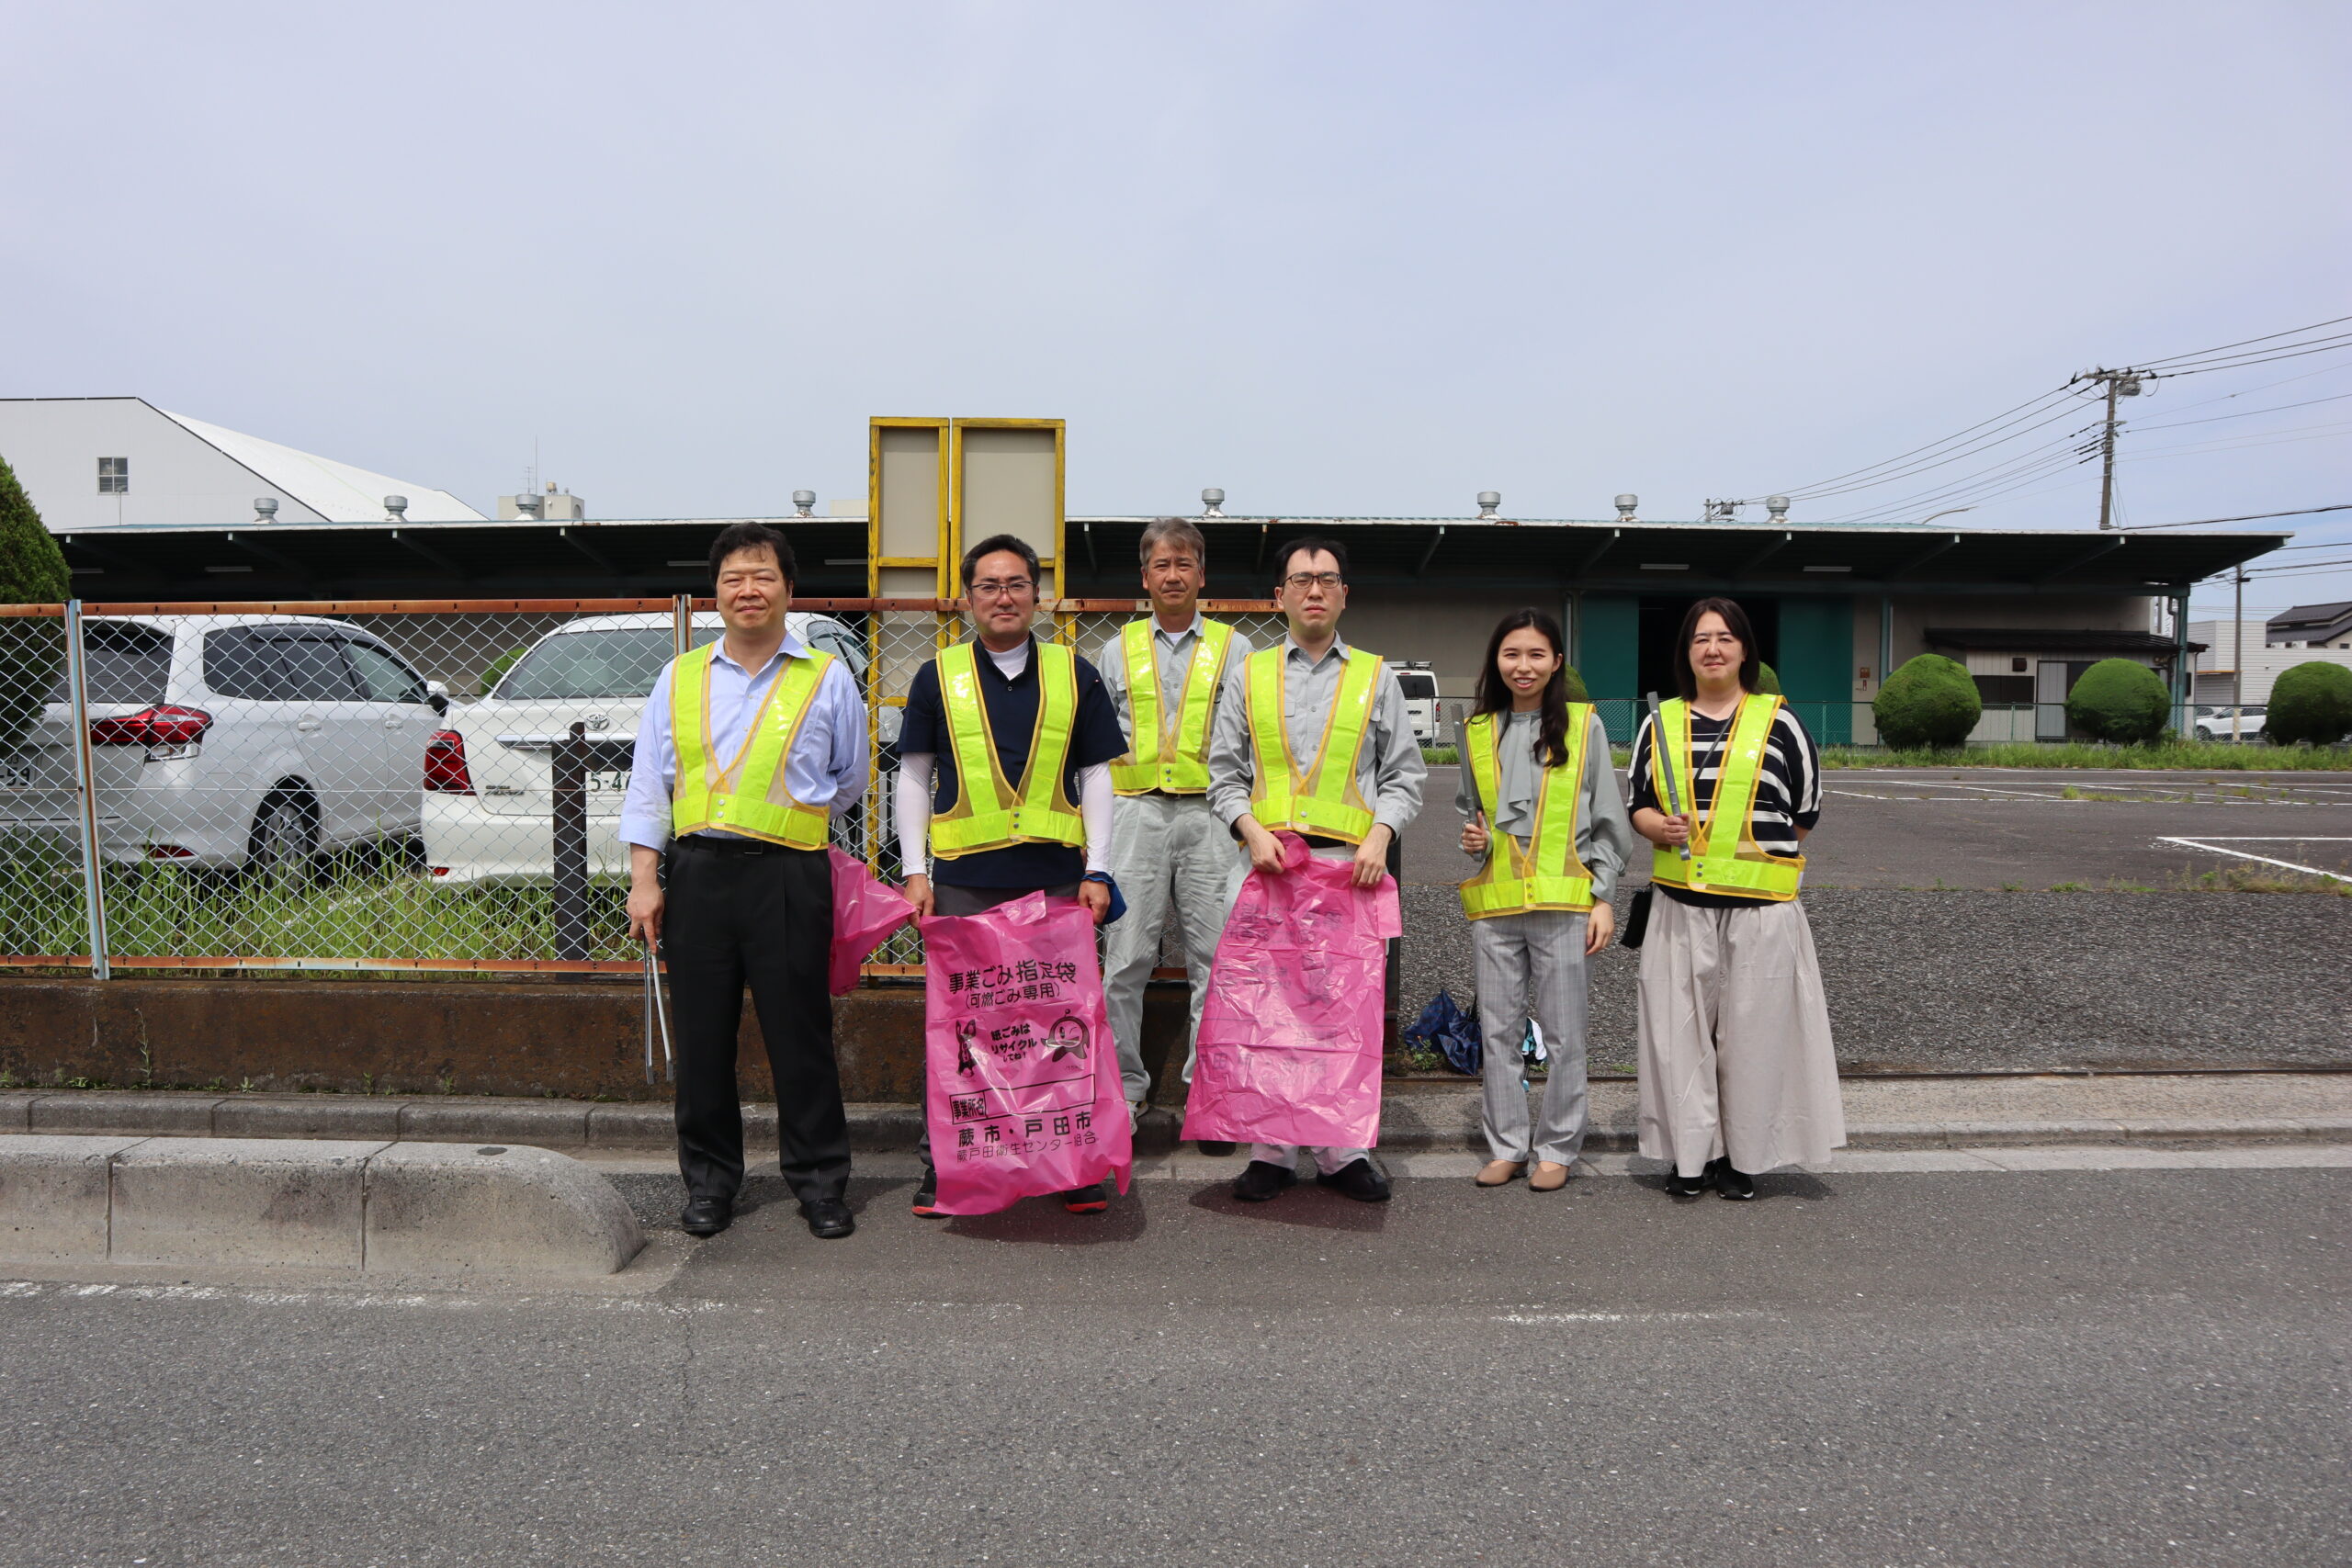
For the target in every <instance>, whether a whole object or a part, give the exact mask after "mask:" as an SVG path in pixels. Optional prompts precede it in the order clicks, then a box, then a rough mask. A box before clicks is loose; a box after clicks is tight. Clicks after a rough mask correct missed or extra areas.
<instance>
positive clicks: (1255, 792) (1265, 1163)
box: [1209, 536, 1428, 1203]
mask: <svg viewBox="0 0 2352 1568" xmlns="http://www.w3.org/2000/svg"><path fill="white" fill-rule="evenodd" d="M1347 567H1348V551H1347V547H1346V546H1345V545H1342V544H1340V541H1338V540H1337V539H1327V538H1320V537H1316V536H1307V537H1305V538H1299V539H1294V540H1292V541H1290V542H1289V543H1288V544H1286V545H1283V547H1282V548H1281V550H1280V552H1279V555H1278V557H1277V558H1276V561H1275V566H1274V570H1275V573H1276V577H1275V583H1276V586H1275V590H1274V604H1275V606H1276V607H1277V608H1278V609H1280V610H1281V611H1282V612H1283V617H1284V618H1285V619H1286V620H1287V621H1288V622H1289V625H1290V634H1289V635H1288V636H1287V637H1284V638H1283V642H1282V645H1281V646H1280V647H1279V648H1272V649H1267V650H1265V651H1264V652H1262V653H1260V654H1257V655H1255V656H1253V657H1252V658H1251V660H1250V663H1249V666H1248V668H1247V669H1246V670H1245V671H1244V675H1243V682H1242V686H1243V694H1244V698H1245V700H1243V701H1241V702H1238V703H1226V704H1223V705H1220V707H1219V709H1218V711H1217V715H1216V729H1215V731H1214V733H1213V735H1212V736H1211V738H1210V741H1209V808H1210V809H1211V810H1212V811H1215V812H1216V815H1217V818H1218V819H1219V820H1220V821H1223V822H1225V823H1226V824H1227V826H1229V827H1230V828H1231V829H1233V831H1234V834H1235V836H1236V837H1237V838H1238V839H1239V840H1241V842H1242V844H1243V846H1244V847H1245V848H1246V849H1247V850H1248V851H1249V852H1250V864H1251V865H1252V866H1254V867H1255V868H1256V869H1258V870H1259V871H1261V872H1263V873H1265V874H1268V875H1279V874H1281V873H1282V870H1283V851H1282V844H1281V842H1280V841H1279V840H1277V839H1276V838H1275V837H1274V835H1275V833H1276V832H1277V831H1283V832H1294V833H1296V834H1298V835H1299V837H1300V838H1302V839H1304V840H1306V847H1307V849H1308V850H1309V852H1312V853H1314V854H1316V855H1318V856H1321V857H1323V858H1324V859H1327V860H1344V861H1350V862H1352V863H1353V866H1354V872H1353V881H1354V884H1355V886H1358V887H1374V886H1378V885H1379V883H1380V879H1381V878H1382V877H1383V876H1385V875H1386V874H1387V872H1388V846H1389V844H1390V843H1391V842H1393V841H1394V840H1395V839H1396V837H1397V834H1399V833H1401V832H1403V831H1404V829H1405V826H1406V824H1408V823H1409V822H1410V821H1412V819H1413V818H1415V817H1416V816H1417V815H1419V812H1420V809H1421V784H1422V781H1423V779H1424V778H1425V777H1426V776H1427V774H1428V769H1427V767H1426V766H1425V765H1424V764H1423V763H1422V761H1421V748H1420V744H1419V741H1417V740H1416V739H1414V737H1413V724H1412V719H1411V716H1409V715H1408V713H1407V712H1406V709H1405V693H1404V690H1403V688H1402V687H1400V686H1399V685H1398V684H1397V672H1396V671H1394V670H1391V669H1390V668H1389V667H1388V665H1387V664H1386V662H1385V661H1384V660H1381V659H1380V658H1379V657H1378V656H1377V655H1374V654H1370V653H1365V652H1363V650H1361V649H1351V648H1350V647H1349V646H1348V645H1347V644H1346V643H1344V642H1342V641H1340V613H1341V612H1342V611H1344V610H1345V609H1346V608H1347V605H1348V586H1347ZM1261 660H1273V661H1275V662H1274V663H1272V664H1271V665H1269V666H1267V668H1266V676H1267V679H1266V680H1265V681H1261V680H1259V679H1257V678H1256V677H1258V675H1259V670H1260V663H1261ZM1261 686H1267V687H1269V688H1270V689H1272V690H1275V691H1279V693H1280V694H1281V706H1282V733H1283V741H1284V743H1285V744H1284V750H1286V752H1287V753H1288V755H1287V756H1286V757H1285V758H1284V759H1283V764H1284V765H1286V766H1287V769H1288V773H1289V775H1290V776H1289V778H1288V779H1287V780H1283V779H1280V778H1270V777H1268V776H1266V775H1265V774H1261V771H1260V768H1259V765H1258V756H1257V748H1256V747H1255V745H1254V744H1253V743H1252V740H1251V738H1250V717H1251V709H1252V707H1253V705H1255V703H1256V702H1257V701H1258V690H1257V688H1259V687H1261ZM1327 761H1328V762H1329V763H1330V764H1331V766H1330V767H1329V768H1328V769H1327V768H1326V766H1325V763H1326V762H1327ZM1271 772H1272V768H1271V767H1270V768H1269V770H1268V773H1271ZM1314 1154H1315V1163H1316V1167H1317V1180H1318V1181H1319V1182H1320V1183H1321V1184H1322V1185H1324V1186H1326V1187H1329V1188H1332V1189H1334V1190H1337V1191H1339V1192H1341V1193H1344V1194H1345V1195H1346V1196H1348V1197H1350V1198H1354V1199H1357V1200H1359V1201H1363V1202H1367V1203H1384V1202H1386V1201H1388V1196H1389V1187H1388V1179H1387V1177H1385V1176H1384V1175H1382V1174H1381V1172H1380V1170H1379V1168H1378V1167H1377V1166H1375V1165H1374V1163H1373V1160H1372V1151H1371V1150H1370V1149H1338V1148H1329V1149H1317V1150H1315V1151H1314ZM1297 1157H1298V1151H1297V1150H1296V1149H1295V1148H1287V1147H1283V1146H1281V1145H1273V1144H1256V1145H1251V1147H1250V1164H1249V1167H1248V1168H1246V1169H1244V1170H1243V1171H1242V1173H1241V1175H1240V1176H1239V1177H1238V1179H1236V1180H1235V1181H1234V1184H1233V1195H1234V1196H1235V1197H1236V1198H1238V1199H1240V1200H1241V1201H1244V1202H1252V1203H1261V1202H1264V1201H1266V1200H1267V1199H1270V1198H1272V1197H1273V1196H1275V1195H1276V1194H1277V1193H1279V1192H1281V1191H1282V1190H1283V1189H1284V1188H1285V1187H1288V1186H1290V1185H1291V1184H1292V1183H1294V1182H1295V1181H1296V1180H1297V1179H1298V1176H1297V1169H1296V1162H1297Z"/></svg>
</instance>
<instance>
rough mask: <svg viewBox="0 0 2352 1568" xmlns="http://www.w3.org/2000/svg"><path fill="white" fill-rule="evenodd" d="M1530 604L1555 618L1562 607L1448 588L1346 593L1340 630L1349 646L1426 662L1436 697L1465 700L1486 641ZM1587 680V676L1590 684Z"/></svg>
mask: <svg viewBox="0 0 2352 1568" xmlns="http://www.w3.org/2000/svg"><path fill="white" fill-rule="evenodd" d="M1529 604H1532V605H1534V606H1535V607H1536V608H1537V609H1540V610H1544V611H1548V612H1549V613H1550V614H1551V615H1554V616H1555V617H1558V616H1561V615H1563V614H1564V612H1565V610H1566V605H1565V604H1564V603H1563V602H1562V600H1561V599H1560V597H1559V595H1558V594H1557V593H1556V592H1555V593H1522V592H1511V591H1505V590H1494V591H1487V592H1463V591H1460V590H1456V589H1447V590H1444V591H1442V592H1426V593H1424V592H1418V591H1415V590H1410V589H1406V588H1403V587H1395V588H1391V587H1385V586H1380V585H1373V586H1366V587H1358V588H1353V589H1351V590H1350V591H1349V593H1348V610H1347V615H1346V616H1345V618H1344V619H1343V620H1342V621H1341V622H1340V633H1341V635H1342V636H1344V637H1346V638H1347V639H1348V641H1349V642H1350V643H1351V644H1354V645H1355V646H1357V647H1361V648H1368V649H1372V651H1373V652H1374V653H1377V654H1380V655H1382V656H1383V657H1385V658H1388V659H1395V660H1424V659H1425V660H1429V661H1430V665H1431V666H1432V667H1433V668H1434V670H1435V671H1436V673H1437V690H1438V695H1439V696H1441V697H1445V698H1457V697H1459V698H1467V697H1470V696H1474V695H1476V691H1477V684H1478V666H1479V664H1480V662H1481V661H1482V660H1485V658H1486V657H1487V638H1488V637H1492V636H1494V633H1495V623H1496V622H1497V621H1499V620H1501V619H1502V618H1503V617H1504V616H1505V615H1509V614H1510V613H1511V612H1512V611H1513V610H1517V609H1521V608H1524V607H1525V606H1527V605H1529ZM1579 673H1581V671H1579ZM1589 680H1590V678H1589V676H1588V677H1587V681H1588V683H1589Z"/></svg>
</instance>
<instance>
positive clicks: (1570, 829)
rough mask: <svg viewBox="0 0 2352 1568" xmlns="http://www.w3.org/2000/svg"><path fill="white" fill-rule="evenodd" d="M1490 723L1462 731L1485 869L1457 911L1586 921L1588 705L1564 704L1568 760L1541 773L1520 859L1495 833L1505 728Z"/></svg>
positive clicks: (1488, 717) (1477, 916)
mask: <svg viewBox="0 0 2352 1568" xmlns="http://www.w3.org/2000/svg"><path fill="white" fill-rule="evenodd" d="M1495 720H1496V716H1495V715H1494V714H1490V713H1482V714H1478V715H1476V716H1474V717H1473V718H1472V719H1471V720H1470V722H1469V723H1468V724H1466V725H1464V727H1463V729H1462V739H1463V758H1462V761H1463V762H1464V764H1465V765H1467V766H1468V768H1469V769H1470V777H1471V779H1472V780H1473V781H1474V782H1475V783H1476V785H1477V788H1478V800H1479V803H1480V804H1481V805H1482V806H1484V807H1486V808H1487V863H1486V866H1485V867H1484V869H1482V870H1481V871H1480V872H1479V873H1478V874H1477V875H1476V876H1473V877H1471V878H1469V879H1468V880H1467V881H1465V882H1464V883H1463V884H1462V912H1463V914H1464V915H1465V916H1467V917H1468V918H1469V919H1474V920H1483V919H1488V918H1489V917H1491V916H1495V915H1521V914H1525V913H1527V912H1528V911H1529V910H1531V909H1560V910H1565V911H1566V912H1567V913H1569V914H1573V915H1581V914H1584V913H1586V912H1588V911H1589V910H1590V909H1591V908H1592V873H1591V872H1590V871H1589V870H1587V869H1586V868H1585V864H1584V863H1583V862H1582V861H1580V860H1578V859H1577V796H1578V795H1580V794H1581V793H1582V791H1583V786H1584V759H1585V744H1586V739H1587V737H1588V736H1589V734H1590V732H1591V724H1592V705H1591V704H1590V703H1570V704H1569V705H1568V735H1567V741H1568V758H1567V761H1565V762H1562V763H1561V764H1560V765H1559V766H1558V767H1556V768H1545V769H1544V782H1543V784H1542V785H1541V786H1540V787H1539V788H1538V789H1537V790H1536V792H1535V822H1534V825H1533V827H1532V829H1530V830H1529V832H1528V835H1527V852H1526V853H1524V854H1521V852H1520V849H1519V844H1518V841H1517V840H1514V839H1513V838H1512V837H1511V835H1510V834H1509V833H1506V832H1504V831H1503V830H1502V829H1499V828H1497V827H1495V826H1494V822H1495V817H1496V814H1497V813H1498V811H1499V810H1500V809H1501V807H1502V798H1503V796H1502V767H1501V764H1500V762H1499V761H1498V760H1497V737H1498V731H1499V730H1500V729H1501V728H1503V727H1502V726H1501V725H1499V724H1498V723H1496V722H1495Z"/></svg>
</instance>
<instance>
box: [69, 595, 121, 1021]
mask: <svg viewBox="0 0 2352 1568" xmlns="http://www.w3.org/2000/svg"><path fill="white" fill-rule="evenodd" d="M65 709H66V716H65V722H66V724H67V726H68V727H69V728H71V729H72V731H73V746H74V817H75V818H76V821H75V829H76V831H77V833H78V834H79V836H80V838H81V840H82V917H83V922H84V924H85V926H86V927H87V928H88V931H89V935H90V978H92V979H93V980H105V979H109V978H111V977H112V973H113V972H112V970H111V969H110V968H109V966H108V965H107V895H106V885H105V882H104V879H103V878H102V877H101V876H100V875H99V869H100V865H101V862H100V860H99V858H98V784H97V774H96V770H95V769H94V768H93V766H92V765H91V764H92V759H91V756H90V682H89V672H88V671H87V669H86V668H85V666H84V664H83V660H82V601H80V600H79V599H69V600H67V601H66V602H65Z"/></svg>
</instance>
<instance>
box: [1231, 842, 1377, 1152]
mask: <svg viewBox="0 0 2352 1568" xmlns="http://www.w3.org/2000/svg"><path fill="white" fill-rule="evenodd" d="M1309 853H1311V854H1314V855H1317V856H1319V857H1320V858H1322V859H1324V860H1353V859H1355V858H1356V852H1355V851H1353V850H1351V849H1350V848H1349V847H1348V846H1347V845H1345V844H1333V845H1328V846H1317V848H1315V849H1313V850H1311V851H1309ZM1309 1152H1310V1153H1312V1154H1313V1155H1314V1156H1315V1168H1316V1169H1317V1170H1319V1171H1321V1172H1322V1173H1323V1174H1324V1175H1326V1176H1329V1175H1331V1174H1332V1173H1333V1172H1335V1171H1338V1170H1340V1169H1342V1168H1345V1167H1347V1166H1350V1165H1352V1164H1354V1163H1355V1162H1356V1161H1357V1160H1360V1159H1363V1158H1366V1157H1367V1156H1370V1155H1371V1153H1372V1151H1371V1150H1370V1149H1312V1150H1310V1151H1309ZM1250 1158H1251V1159H1253V1160H1263V1161H1265V1163H1266V1164H1268V1165H1282V1166H1288V1167H1290V1168H1292V1169H1294V1170H1295V1169H1296V1168H1298V1150H1297V1148H1296V1147H1295V1146H1294V1145H1289V1144H1252V1145H1250Z"/></svg>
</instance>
